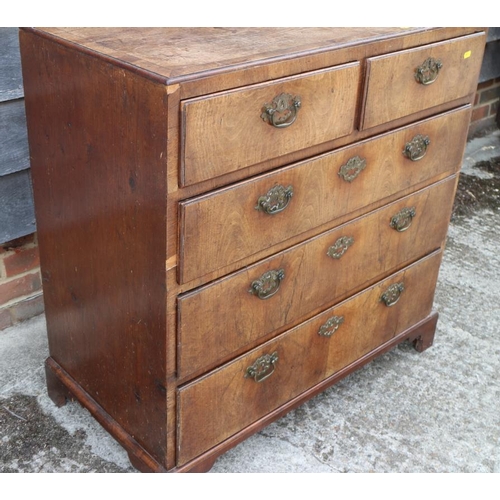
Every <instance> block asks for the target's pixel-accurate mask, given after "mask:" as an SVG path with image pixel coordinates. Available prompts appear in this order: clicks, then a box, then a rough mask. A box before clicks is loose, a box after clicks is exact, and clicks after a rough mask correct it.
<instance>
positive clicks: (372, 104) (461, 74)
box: [362, 33, 485, 129]
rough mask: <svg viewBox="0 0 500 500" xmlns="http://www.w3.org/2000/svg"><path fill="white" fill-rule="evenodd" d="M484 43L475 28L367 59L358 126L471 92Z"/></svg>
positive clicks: (412, 111)
mask: <svg viewBox="0 0 500 500" xmlns="http://www.w3.org/2000/svg"><path fill="white" fill-rule="evenodd" d="M484 43H485V34H484V33H478V34H475V35H469V36H465V37H461V38H456V39H453V40H447V41H445V42H439V43H434V44H430V45H426V46H424V47H419V48H416V49H409V50H404V51H401V52H396V53H393V54H387V55H383V56H377V57H372V58H369V59H368V61H367V72H366V84H365V89H366V90H365V92H366V93H365V102H364V112H363V117H362V128H363V129H368V128H370V127H375V126H376V125H380V124H382V123H386V122H389V121H391V120H396V119H397V118H401V117H403V116H408V115H411V114H412V113H416V112H418V111H421V110H425V109H428V108H431V107H433V106H438V105H440V104H444V103H446V102H449V101H453V100H454V99H459V98H461V97H465V96H467V95H470V94H472V93H473V92H475V91H476V85H477V77H478V74H479V70H480V68H481V63H482V59H483V51H484Z"/></svg>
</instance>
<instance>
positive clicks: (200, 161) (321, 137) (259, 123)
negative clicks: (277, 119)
mask: <svg viewBox="0 0 500 500" xmlns="http://www.w3.org/2000/svg"><path fill="white" fill-rule="evenodd" d="M359 76H360V65H359V63H352V64H349V65H344V66H339V67H335V68H331V69H328V70H324V71H319V72H314V73H310V74H305V75H301V76H300V77H292V78H285V79H282V80H278V81H273V82H272V83H266V84H261V85H257V86H254V87H245V88H243V89H240V90H237V91H232V92H228V93H224V94H218V95H215V96H207V97H204V98H202V99H194V100H189V101H184V102H183V103H182V130H183V141H182V145H181V148H182V155H181V167H180V168H181V177H180V182H181V185H190V184H194V183H196V182H201V181H204V180H207V179H210V178H213V177H218V176H220V175H223V174H226V173H228V172H232V171H234V170H239V169H242V168H245V167H248V166H250V165H253V164H256V163H260V162H263V161H265V160H269V159H271V158H274V157H277V156H282V155H283V154H286V153H290V152H292V151H298V150H301V149H304V148H308V147H311V146H314V145H315V144H321V143H323V142H327V141H331V140H333V139H336V138H338V137H342V136H345V135H349V134H350V133H351V132H352V129H353V126H354V119H355V107H356V102H357V97H358V85H359ZM283 93H286V94H288V95H289V96H291V97H297V98H298V99H299V100H300V102H301V106H300V108H299V109H298V110H297V111H296V119H295V121H294V122H293V123H292V124H291V125H290V126H288V127H286V128H276V127H274V126H272V125H270V124H269V123H267V122H265V121H264V120H263V119H262V117H261V115H262V112H263V108H264V106H265V105H271V104H272V101H273V99H274V98H276V97H278V96H279V95H281V94H283Z"/></svg>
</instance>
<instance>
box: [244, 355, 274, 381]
mask: <svg viewBox="0 0 500 500" xmlns="http://www.w3.org/2000/svg"><path fill="white" fill-rule="evenodd" d="M278 359H279V358H278V352H277V351H275V352H273V353H272V354H264V356H261V357H260V358H258V359H257V360H256V361H255V363H254V364H253V365H252V366H249V367H248V368H247V369H246V372H245V378H253V379H254V380H255V382H262V381H264V380H266V378H268V377H270V376H271V375H272V374H273V373H274V370H275V365H276V363H277V362H278Z"/></svg>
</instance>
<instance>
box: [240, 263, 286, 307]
mask: <svg viewBox="0 0 500 500" xmlns="http://www.w3.org/2000/svg"><path fill="white" fill-rule="evenodd" d="M284 278H285V270H284V269H278V270H274V271H268V272H267V273H264V274H263V275H262V276H261V277H260V278H259V279H258V280H255V281H253V282H252V284H251V286H250V290H248V292H249V293H252V294H253V295H256V296H257V297H258V298H259V299H262V300H264V299H268V298H269V297H272V296H273V295H274V294H275V293H276V292H277V291H278V290H279V287H280V284H281V282H282V281H283V279H284Z"/></svg>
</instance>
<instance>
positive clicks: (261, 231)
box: [178, 107, 470, 283]
mask: <svg viewBox="0 0 500 500" xmlns="http://www.w3.org/2000/svg"><path fill="white" fill-rule="evenodd" d="M469 118H470V107H465V108H460V109H458V110H457V111H453V112H449V113H445V114H443V115H439V116H438V117H436V118H433V119H428V120H424V121H422V122H419V123H417V124H413V125H412V126H408V127H404V128H401V129H398V130H397V131H395V132H392V133H388V134H384V135H381V136H378V137H376V138H374V139H370V140H367V141H363V142H361V143H357V144H355V145H353V146H349V147H346V148H342V149H339V150H336V151H334V152H333V153H328V154H325V155H321V156H319V157H316V158H315V159H313V160H309V161H304V162H300V163H297V164H294V165H292V166H289V167H286V168H283V169H280V170H278V171H277V172H275V173H272V174H265V175H261V176H258V177H256V178H254V179H251V180H248V181H244V182H240V183H238V184H235V185H234V186H231V187H228V188H225V189H220V190H217V191H215V192H213V193H210V194H207V195H203V196H200V197H197V198H193V199H191V200H188V201H185V202H182V203H180V208H179V213H180V243H179V268H178V280H179V282H180V283H188V282H189V281H191V280H193V279H196V278H199V277H203V276H205V275H207V274H209V273H212V272H214V271H218V270H219V269H223V268H224V266H228V265H230V264H233V263H237V262H238V261H240V260H242V259H244V258H246V257H249V256H252V255H253V254H255V253H257V252H260V251H263V250H266V249H271V247H272V246H273V245H276V244H278V243H281V242H283V241H286V240H288V239H290V238H292V237H294V236H296V235H300V234H302V233H304V232H305V231H308V230H311V229H314V228H315V227H318V226H321V225H322V224H326V223H330V222H331V221H334V220H335V219H336V218H338V217H341V216H345V215H346V214H349V213H351V212H354V211H356V210H359V209H362V208H364V207H368V206H369V205H370V204H373V203H375V202H377V201H379V200H383V199H384V198H387V197H389V196H392V195H395V194H396V193H398V192H400V191H403V190H405V189H408V188H411V187H412V186H414V185H416V184H419V183H424V184H430V183H431V182H432V180H435V179H437V178H440V177H441V178H442V177H443V176H444V175H446V174H449V173H451V172H454V171H456V170H457V169H458V168H459V167H460V163H461V160H462V154H463V144H464V141H465V138H466V136H467V130H468V126H469ZM419 141H420V145H419ZM422 141H425V142H424V143H422ZM429 141H430V143H429V144H428V145H425V144H426V143H427V142H429ZM408 148H409V150H410V151H411V152H410V153H408V156H412V157H413V158H414V159H416V158H418V157H420V159H419V160H418V161H412V160H411V159H409V157H408V156H405V154H404V150H406V149H408ZM356 169H358V170H356ZM341 174H343V176H341ZM356 174H358V175H357V177H356ZM290 194H293V196H291V197H289V195H290ZM256 208H258V209H256ZM273 210H274V212H273ZM268 212H270V213H268ZM344 220H345V219H344ZM221 274H223V272H220V273H219V274H218V275H219V276H220V275H221ZM215 277H216V276H215ZM213 278H214V276H210V279H213Z"/></svg>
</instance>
